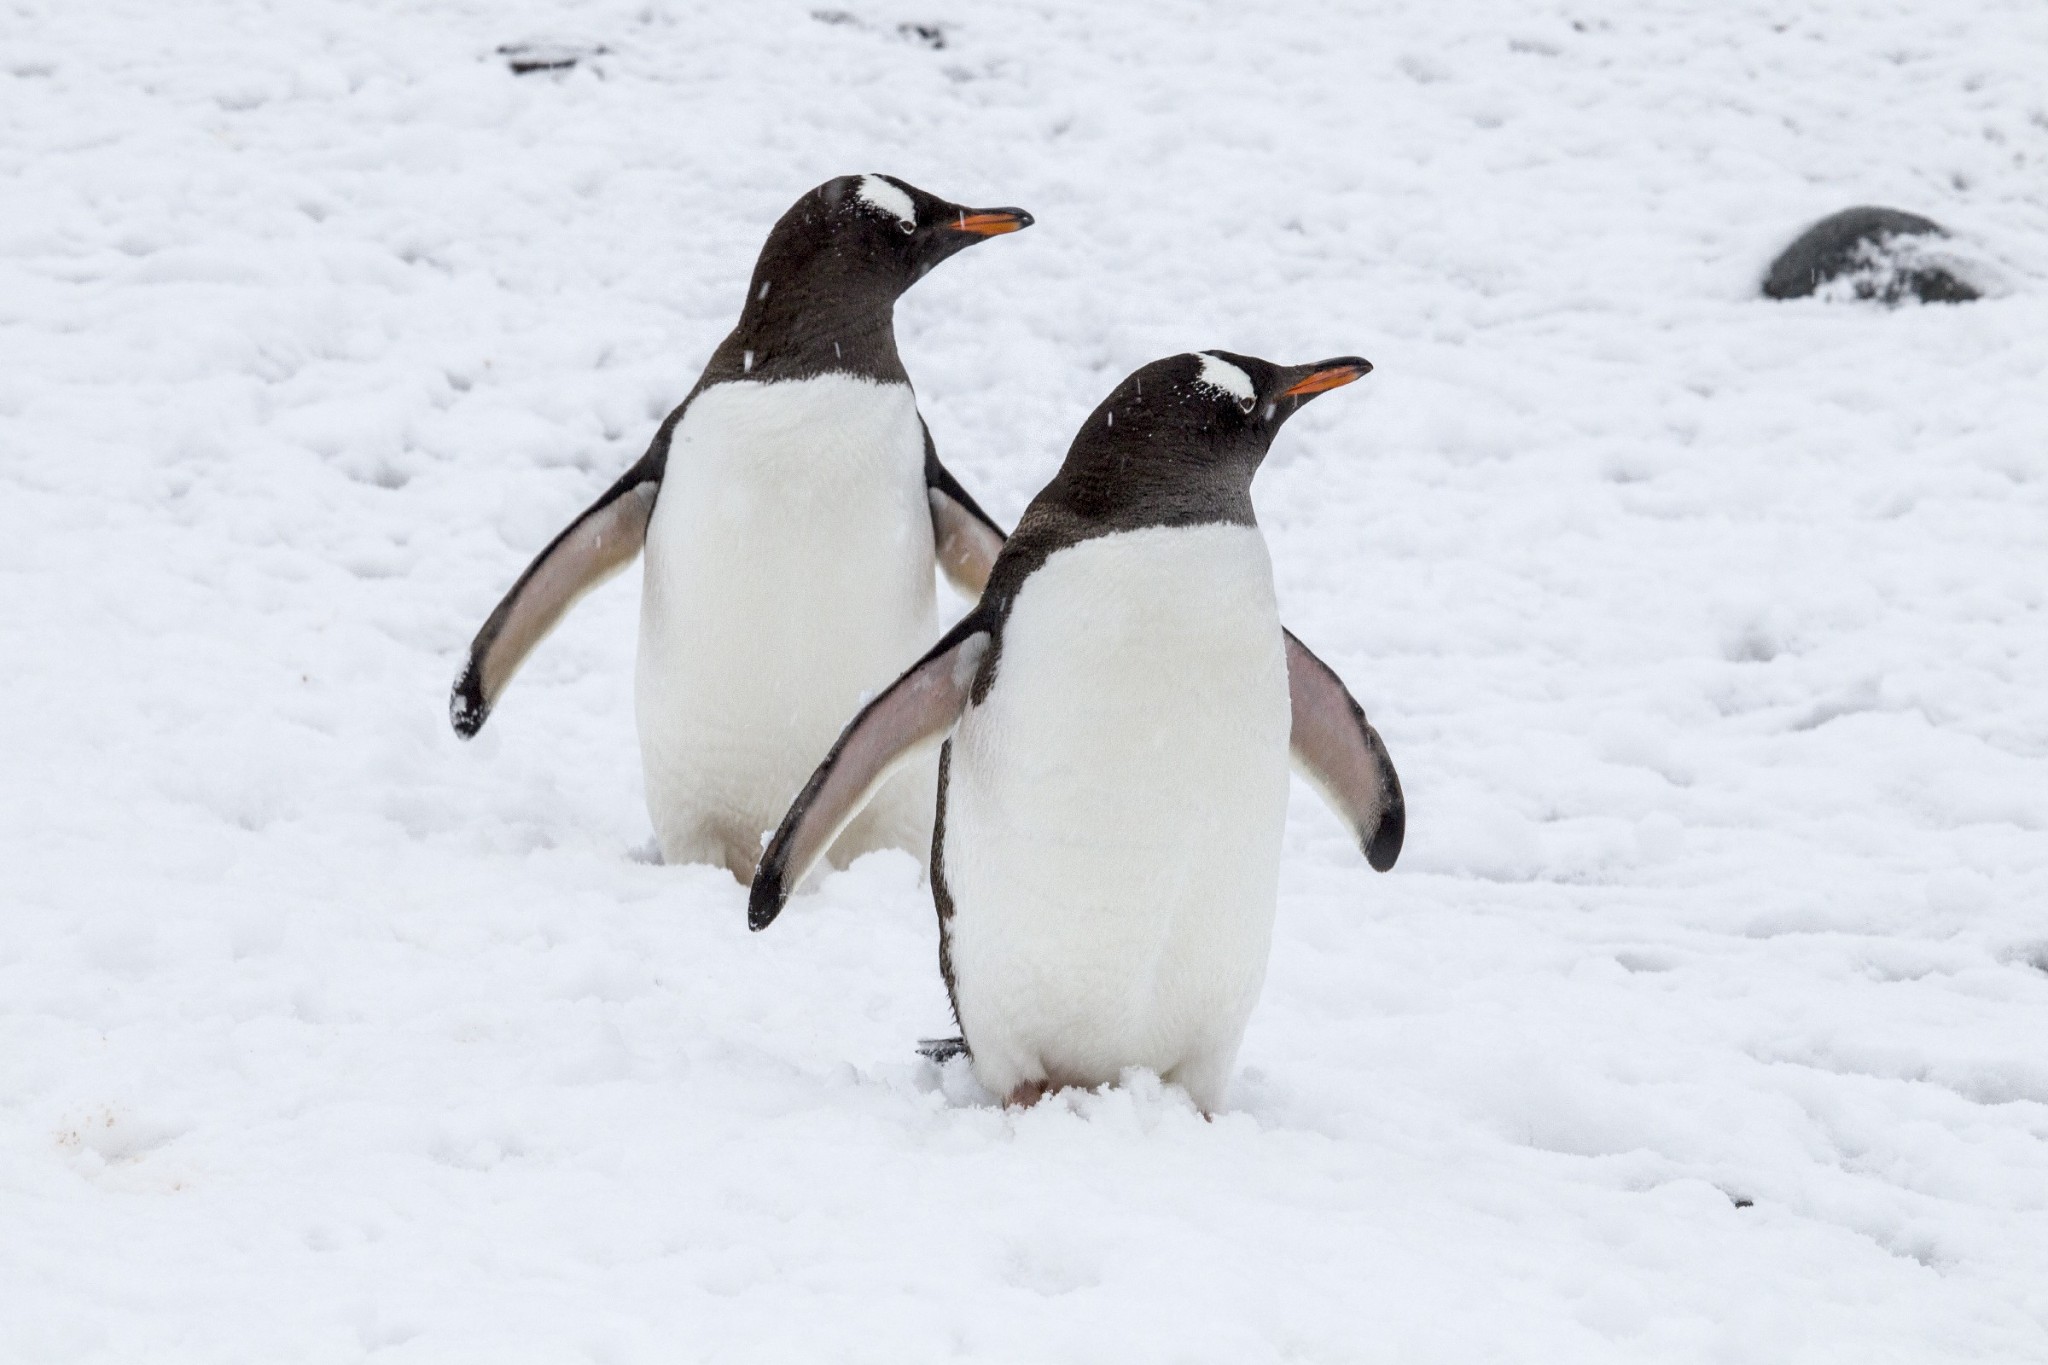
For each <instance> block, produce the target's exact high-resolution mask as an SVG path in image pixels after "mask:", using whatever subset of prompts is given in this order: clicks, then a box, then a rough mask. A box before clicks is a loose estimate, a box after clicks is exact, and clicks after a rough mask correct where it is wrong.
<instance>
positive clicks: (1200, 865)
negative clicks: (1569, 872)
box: [748, 351, 1406, 1113]
mask: <svg viewBox="0 0 2048 1365" xmlns="http://www.w3.org/2000/svg"><path fill="white" fill-rule="evenodd" d="M1371 368H1372V367H1371V365H1370V364H1368V363H1367V362H1366V361H1364V360H1361V359H1359V358H1357V357H1355V356H1342V357H1339V358H1337V359H1334V360H1324V361H1318V362H1317V363H1315V364H1313V365H1296V366H1285V367H1283V366H1278V365H1273V364H1270V363H1268V362H1266V361H1263V360H1258V359H1254V358H1252V357H1250V356H1243V355H1235V354H1232V353H1230V352H1227V351H1207V352H1203V353H1200V354H1196V355H1181V356H1173V357H1170V358H1168V359H1165V360H1160V361H1155V362H1154V363H1152V364H1150V365H1147V366H1145V367H1144V368H1143V369H1141V370H1139V371H1137V372H1136V373H1135V374H1133V375H1131V376H1130V378H1128V379H1126V380H1125V381H1124V382H1123V383H1122V384H1121V385H1120V386H1118V388H1117V389H1116V391H1115V392H1114V393H1112V394H1111V395H1110V396H1109V397H1108V399H1106V400H1105V401H1104V402H1103V404H1102V405H1101V406H1100V407H1098V408H1097V409H1096V410H1095V412H1094V414H1093V415H1092V416H1090V417H1089V419H1088V422H1087V425H1086V426H1084V427H1083V428H1082V429H1081V433H1080V435H1079V436H1077V437H1076V438H1075V440H1074V443H1073V446H1072V447H1071V448H1070V449H1069V450H1068V452H1067V458H1066V462H1065V463H1064V465H1062V467H1061V469H1060V471H1059V473H1058V475H1057V476H1055V477H1054V479H1053V480H1052V482H1051V483H1049V484H1048V485H1046V487H1045V489H1044V491H1042V492H1041V493H1040V494H1039V495H1038V497H1037V498H1036V499H1035V500H1033V502H1032V503H1031V506H1030V507H1029V508H1028V509H1027V510H1026V511H1025V513H1024V518H1023V520H1022V521H1021V522H1019V524H1018V527H1017V532H1016V534H1015V535H1014V536H1012V537H1011V539H1010V541H1009V543H1008V545H1007V546H1006V547H1005V548H1004V549H1003V551H1002V554H1001V556H1000V557H999V558H998V559H997V560H996V563H995V568H994V571H993V573H992V574H991V575H990V577H989V581H988V586H987V589H986V590H985V591H984V592H983V594H982V598H981V602H980V605H979V606H978V607H976V609H975V610H974V611H973V612H972V613H970V614H969V615H968V616H967V617H966V618H965V619H963V620H962V621H961V622H960V623H959V625H957V626H956V627H955V628H954V629H953V630H952V631H950V632H948V633H947V635H946V636H945V637H944V638H943V639H941V640H940V641H939V643H938V644H937V645H935V646H934V647H933V648H932V650H931V651H930V652H929V653H927V654H926V655H925V656H924V658H923V659H922V660H921V661H920V662H919V663H918V664H917V665H916V667H914V668H912V669H911V670H910V671H909V672H907V673H905V674H904V675H903V676H902V677H901V678H900V679H898V680H897V682H896V683H895V684H894V685H893V686H892V687H890V688H889V690H888V691H886V692H884V693H882V694H881V695H880V696H878V697H877V698H875V700H874V701H873V702H872V703H870V704H869V705H868V706H867V707H866V708H865V709H864V710H862V711H861V713H860V714H859V715H858V716H856V717H855V718H854V720H853V721H852V722H851V723H850V724H849V725H848V726H847V728H846V730H845V731H844V732H843V733H842V734H841V736H840V738H839V741H838V743H837V744H836V745H834V747H833V749H832V752H831V753H830V755H828V756H827V758H826V759H825V762H824V763H823V764H822V765H821V766H820V767H819V768H818V770H817V771H816V772H815V773H814V774H813V775H812V777H811V780H810V782H809V783H808V784H807V785H806V786H805V787H804V790H803V792H802V794H801V795H800V796H799V797H798V798H797V801H796V804H795V805H794V806H793V807H792V808H791V809H790V811H789V813H788V815H787V816H785V817H784V819H783V821H782V824H781V826H780V827H779V828H778V829H777V830H776V833H775V837H774V838H773V840H771V841H770V843H769V846H768V850H767V853H766V855H765V857H764V858H763V861H762V863H761V868H760V872H759V874H758V875H757V876H756V877H755V879H754V883H753V889H752V891H751V893H750V896H749V902H748V910H749V922H750V923H751V924H752V926H753V927H754V928H756V929H760V928H764V927H765V926H766V925H767V924H768V923H769V922H771V921H772V920H773V919H774V918H775V916H776V915H777V913H779V912H780V910H781V908H782V905H783V902H784V900H785V899H786V897H787V896H788V893H789V891H790V889H791V888H792V887H794V886H795V885H796V883H797V882H798V881H800V880H801V879H802V877H803V876H804V874H805V873H806V872H807V871H808V870H809V869H810V868H811V867H812V866H813V865H814V864H815V862H816V861H817V858H818V856H819V854H820V852H821V851H822V850H824V849H825V848H826V847H828V846H829V845H830V844H831V842H832V840H833V839H834V838H836V837H837V836H838V834H839V831H840V830H841V829H843V828H845V827H846V826H847V824H848V822H849V821H852V820H854V819H856V818H858V815H859V812H860V811H861V808H862V806H863V804H864V803H865V802H866V801H867V800H868V799H869V797H870V796H871V794H872V793H874V792H875V791H876V790H877V788H878V787H880V786H881V785H882V784H883V783H884V782H886V781H887V780H888V778H889V775H890V774H891V773H892V772H894V771H896V770H897V769H898V768H899V767H900V766H901V765H903V764H905V763H909V762H913V761H915V760H916V758H917V756H918V755H919V754H920V753H922V752H925V751H928V750H929V749H930V748H931V747H933V746H935V745H940V744H942V743H943V748H942V749H941V755H940V760H939V773H940V776H939V794H938V820H937V830H936V833H935V834H934V835H933V839H932V859H931V871H932V895H933V899H934V900H935V901H936V902H937V905H938V912H939V963H940V970H941V971H942V973H943V974H944V976H945V979H946V986H947V990H948V993H949V994H950V996H951V998H952V1003H953V1012H954V1015H955V1016H956V1017H957V1018H958V1020H959V1023H960V1028H961V1033H962V1036H963V1038H964V1042H965V1047H966V1050H967V1052H968V1054H969V1055H970V1057H971V1058H972V1060H973V1065H974V1071H975V1074H976V1075H977V1076H978V1077H979V1078H980V1080H981V1082H982V1084H984V1085H985V1086H987V1087H988V1088H989V1089H990V1090H991V1091H993V1092H994V1093H995V1094H997V1095H1000V1096H1003V1097H1004V1098H1005V1099H1006V1101H1008V1102H1010V1103H1013V1104H1029V1103H1031V1102H1033V1101H1034V1100H1036V1099H1037V1098H1038V1097H1039V1096H1040V1095H1042V1094H1044V1093H1045V1092H1046V1091H1047V1090H1049V1089H1056V1088H1059V1087H1063V1086H1094V1085H1103V1084H1109V1083H1112V1082H1114V1081H1116V1080H1117V1078H1118V1076H1119V1075H1120V1074H1121V1072H1122V1071H1123V1070H1124V1068H1126V1067H1144V1068H1148V1069H1150V1070H1152V1071H1154V1072H1156V1073H1157V1074H1158V1075H1159V1076H1160V1077H1162V1078H1163V1079H1165V1080H1168V1081H1172V1082H1177V1083H1179V1084H1180V1085H1181V1086H1183V1087H1184V1088H1185V1089H1186V1090H1187V1092H1188V1095H1189V1097H1190V1098H1191V1099H1193V1101H1194V1102H1195V1104H1196V1105H1197V1106H1198V1107H1199V1108H1201V1110H1202V1111H1203V1112H1204V1113H1211V1112H1214V1111H1215V1109H1216V1108H1217V1106H1218V1105H1220V1104H1221V1103H1222V1100H1223V1095H1224V1090H1225V1087H1226V1085H1227V1083H1228V1081H1229V1078H1230V1073H1231V1068H1232V1066H1233V1064H1234V1062H1235V1059H1236V1056H1237V1048H1238V1043H1239V1040H1240V1039H1241V1038H1242V1036H1243V1033H1244V1027H1245V1022H1246V1020H1247V1019H1248V1018H1249V1017H1250V1014H1251V1009H1252V1005H1253V1003H1254V1002H1255V1001H1256V1000H1257V998H1258V994H1259V988H1260V986H1261V984H1262V983H1263V981H1264V978H1265V972H1266V959H1267V956H1268V953H1269V949H1270V946H1271V940H1272V933H1273V918H1274V908H1275V901H1276V898H1277V895H1278V887H1279V860H1280V842H1281V832H1282V826H1283V824H1284V823H1285V819H1286V813H1287V772H1288V762H1289V756H1290V752H1291V754H1292V758H1293V761H1294V763H1295V764H1296V766H1298V767H1299V768H1300V769H1301V770H1302V771H1303V773H1304V774H1305V775H1306V776H1307V777H1308V778H1309V779H1310V780H1311V781H1312V782H1313V783H1314V785H1315V786H1317V787H1318V788H1319V789H1320V790H1321V791H1322V793H1323V794H1324V796H1325V797H1326V798H1327V799H1328V800H1329V801H1330V803H1331V804H1332V805H1333V806H1334V807H1335V808H1336V810H1337V811H1338V812H1339V813H1340V814H1341V815H1343V816H1344V817H1345V819H1346V820H1347V821H1349V823H1350V824H1351V826H1352V828H1353V830H1354V831H1355V833H1356V835H1357V838H1358V840H1359V844H1360V847H1361V848H1362V849H1363V851H1364V853H1365V856H1366V860H1367V861H1368V862H1369V863H1370V864H1371V865H1372V866H1373V867H1374V868H1376V869H1378V870H1380V871H1385V870H1386V869H1388V868H1390V867H1392V866H1393V864H1394V860H1395V858H1396V857H1397V856H1399V854H1400V851H1401V841H1402V836H1403V832H1404V830H1405V828H1406V807H1405V804H1404V802H1403V800H1402V796H1401V783H1400V779H1399V777H1398V776H1396V774H1395V772H1394V765H1393V762H1392V760H1391V759H1390V758H1389V757H1388V755H1387V749H1386V745H1385V744H1383V743H1382V742H1381V740H1380V736H1379V734H1378V732H1377V731H1375V730H1374V729H1373V727H1372V726H1371V725H1369V724H1367V723H1366V719H1365V713H1364V712H1363V711H1362V710H1361V709H1360V708H1359V705H1358V703H1357V702H1356V701H1355V700H1353V699H1352V696H1351V694H1350V692H1349V691H1347V690H1346V689H1345V687H1344V684H1343V682H1342V681H1341V680H1340V679H1339V678H1338V677H1337V675H1336V674H1335V673H1333V672H1332V671H1331V670H1330V669H1329V668H1328V667H1327V666H1326V665H1325V664H1324V663H1323V662H1322V661H1321V660H1320V659H1318V658H1316V656H1315V655H1314V654H1312V653H1310V652H1309V650H1308V648H1307V647H1306V646H1305V645H1303V644H1302V643H1301V641H1299V640H1297V639H1295V638H1294V636H1293V635H1292V634H1291V633H1289V632H1288V631H1286V630H1284V629H1283V628H1282V627H1281V624H1280V617H1279V610H1278V607H1277V605H1276V603H1275V599H1274V592H1273V568H1272V562H1271V560H1270V559H1269V558H1268V556H1267V552H1266V543H1265V539H1264V537H1263V536H1262V535H1261V534H1260V532H1259V528H1258V523H1257V521H1256V520H1255V519H1254V517H1253V515H1252V501H1251V483H1252V476H1253V474H1254V473H1256V472H1257V470H1258V468H1259V465H1260V462H1261V461H1263V460H1264V458H1265V456H1266V452H1267V449H1268V448H1269V447H1270V445H1271V443H1272V440H1273V436H1274V433H1275V432H1277V431H1278V430H1279V428H1280V426H1281V424H1282V423H1284V422H1285V421H1286V420H1287V419H1288V418H1289V417H1291V416H1292V415H1293V414H1294V413H1295V412H1297V411H1298V410H1299V409H1300V408H1301V405H1302V404H1304V403H1306V402H1308V401H1309V400H1311V399H1312V398H1314V397H1315V396H1316V395H1317V394H1320V393H1323V392H1326V391H1328V390H1330V389H1334V388H1337V387H1339V386H1341V385H1345V384H1349V383H1351V382H1352V381H1354V380H1356V379H1358V378H1359V377H1360V376H1362V375H1364V374H1366V373H1367V372H1368V371H1369V370H1370V369H1371Z"/></svg>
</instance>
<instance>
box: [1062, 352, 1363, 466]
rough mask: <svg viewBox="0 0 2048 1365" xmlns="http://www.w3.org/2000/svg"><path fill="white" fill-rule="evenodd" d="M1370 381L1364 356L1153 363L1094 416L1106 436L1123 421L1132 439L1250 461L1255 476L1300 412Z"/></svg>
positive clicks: (1200, 357) (1213, 355) (1211, 355)
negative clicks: (1320, 397) (1322, 397)
mask: <svg viewBox="0 0 2048 1365" xmlns="http://www.w3.org/2000/svg"><path fill="white" fill-rule="evenodd" d="M1370 373H1372V362H1371V361H1370V360H1367V359H1365V358H1364V357H1363V356H1355V355H1340V356H1334V357H1332V358H1331V359H1329V360H1317V361H1314V362H1311V363H1310V364H1307V365H1275V364H1274V363H1273V362H1272V361H1270V360H1261V359H1259V358H1258V357H1257V356H1249V355H1238V354H1237V353H1235V352H1233V351H1195V352H1192V353H1190V354H1186V355H1176V356H1168V357H1167V358H1166V359H1164V360H1155V361H1153V362H1152V363H1151V364H1150V365H1147V366H1145V367H1144V368H1143V369H1141V370H1138V371H1137V372H1136V373H1134V374H1132V375H1131V376H1130V378H1128V379H1126V380H1124V382H1123V383H1121V384H1119V385H1118V386H1117V388H1116V391H1115V392H1114V393H1112V394H1110V396H1109V397H1108V398H1107V399H1106V400H1104V402H1103V404H1102V406H1101V408H1099V409H1098V410H1097V413H1096V419H1095V420H1096V422H1098V423H1100V424H1101V425H1102V426H1103V427H1104V429H1105V434H1107V433H1108V432H1109V431H1113V430H1114V429H1115V426H1116V424H1117V423H1118V422H1119V421H1121V422H1123V423H1124V424H1125V428H1126V433H1127V436H1129V437H1136V438H1139V439H1143V440H1145V441H1146V442H1147V443H1154V442H1156V443H1160V444H1171V445H1173V446H1175V447H1178V448H1181V449H1184V450H1188V451H1191V452H1204V453H1207V454H1209V455H1211V456H1213V457H1215V458H1219V459H1224V458H1235V459H1243V458H1245V457H1249V458H1250V462H1251V466H1252V467H1253V468H1256V467H1257V465H1258V463H1259V462H1260V461H1261V460H1263V459H1264V458H1265V456H1266V451H1267V449H1268V447H1270V446H1271V445H1272V442H1273V437H1274V434H1275V433H1277V432H1278V431H1279V430H1280V426H1281V424H1282V423H1284V422H1285V421H1286V420H1287V419H1288V418H1290V417H1292V416H1293V415H1294V414H1295V413H1297V412H1299V411H1301V407H1302V404H1304V403H1307V402H1308V401H1309V400H1311V399H1313V398H1314V397H1315V396H1316V395H1317V394H1322V393H1328V392H1329V391H1330V390H1331V389H1336V388H1342V387H1343V386H1344V385H1346V384H1349V383H1351V382H1352V381H1354V380H1357V379H1361V378H1363V377H1364V376H1366V375H1368V374H1370Z"/></svg>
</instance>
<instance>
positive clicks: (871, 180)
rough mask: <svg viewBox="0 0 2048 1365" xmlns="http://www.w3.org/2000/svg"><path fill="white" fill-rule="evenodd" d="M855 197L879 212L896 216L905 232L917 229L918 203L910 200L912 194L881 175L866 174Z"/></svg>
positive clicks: (855, 192)
mask: <svg viewBox="0 0 2048 1365" xmlns="http://www.w3.org/2000/svg"><path fill="white" fill-rule="evenodd" d="M853 193H854V198H856V199H858V200H860V202H861V203H863V204H866V205H867V206H868V207H869V208H871V209H873V210H875V211H876V212H877V213H886V214H887V215H889V216H890V217H891V218H894V219H895V220H896V221H897V222H898V223H899V224H901V225H902V228H903V230H904V231H905V232H915V231H916V230H917V205H915V204H913V203H911V202H910V196H909V195H907V194H905V193H904V192H903V191H902V190H900V189H898V188H897V187H896V186H894V185H892V184H890V183H889V182H888V181H886V180H884V179H882V177H881V176H879V175H864V176H862V177H861V178H860V187H859V188H858V189H856V190H855V191H854V192H853Z"/></svg>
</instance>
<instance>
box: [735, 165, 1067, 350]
mask: <svg viewBox="0 0 2048 1365" xmlns="http://www.w3.org/2000/svg"><path fill="white" fill-rule="evenodd" d="M1029 226H1031V215H1030V214H1028V213H1026V212H1025V211H1024V210H1022V209H1008V208H1004V209H975V208H968V207H966V206H965V205H961V204H955V203H953V202H951V201H950V200H945V199H941V198H939V197H938V196H937V195H934V194H927V193H926V192H925V191H923V190H921V189H918V188H917V187H916V186H915V185H911V184H907V183H905V182H904V181H901V180H898V179H897V178H896V177H894V176H889V175H842V176H840V177H839V178H838V179H837V180H828V181H826V182H825V183H824V184H822V185H820V186H818V188H816V189H814V190H812V191H811V192H810V193H809V194H807V195H805V196H804V197H803V198H801V199H799V200H797V201H796V203H795V204H793V205H791V206H790V209H789V212H787V213H785V214H783V215H782V217H781V219H780V220H778V221H777V222H776V224H775V227H774V228H773V229H772V230H771V231H770V232H769V234H768V241H767V243H766V244H765V245H763V246H762V248H761V258H760V260H759V261H758V262H756V263H755V265H754V276H753V279H752V280H750V281H749V282H748V284H747V302H746V308H745V311H743V312H742V313H741V315H740V322H739V326H738V327H737V328H735V329H734V331H733V334H732V335H731V336H730V337H728V338H727V339H726V341H725V344H724V345H722V346H721V347H720V348H719V352H718V355H717V356H715V357H714V358H713V360H712V371H711V372H710V373H709V374H707V378H708V379H714V380H723V379H732V378H741V377H745V378H753V379H789V378H800V377H803V376H805V375H809V374H816V373H819V372H821V371H826V370H849V371H852V372H854V373H857V374H867V375H870V376H872V377H875V378H881V379H901V378H903V366H902V362H901V361H900V360H898V359H897V356H896V342H895V335H894V331H893V327H892V323H893V317H894V309H895V306H896V300H897V298H898V297H900V296H901V295H902V293H903V291H904V290H906V289H908V288H910V286H911V285H913V284H915V283H917V281H918V280H919V279H921V278H923V276H924V274H925V272H927V271H928V270H930V269H931V268H932V267H933V266H935V265H937V264H938V263H939V262H940V261H943V260H945V259H946V258H947V257H948V256H951V255H954V254H956V253H958V252H961V251H965V250H966V249H967V248H968V247H970V246H973V245H974V244H975V243H977V242H982V241H986V240H987V239H989V238H990V237H997V236H1001V235H1003V234H1004V233H1009V232H1016V231H1018V230H1019V229H1021V228H1027V227H1029Z"/></svg>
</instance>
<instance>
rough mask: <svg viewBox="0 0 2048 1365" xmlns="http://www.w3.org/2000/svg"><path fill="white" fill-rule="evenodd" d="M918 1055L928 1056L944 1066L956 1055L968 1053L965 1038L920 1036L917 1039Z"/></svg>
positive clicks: (962, 1055) (963, 1055) (960, 1055)
mask: <svg viewBox="0 0 2048 1365" xmlns="http://www.w3.org/2000/svg"><path fill="white" fill-rule="evenodd" d="M917 1051H918V1055H920V1056H923V1057H928V1058H930V1059H931V1060H932V1061H934V1062H937V1063H938V1064H939V1065H940V1066H944V1065H945V1064H946V1063H947V1062H950V1061H952V1060H953V1059H954V1058H955V1057H965V1056H966V1055H967V1040H966V1039H965V1038H920V1039H918V1040H917Z"/></svg>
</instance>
